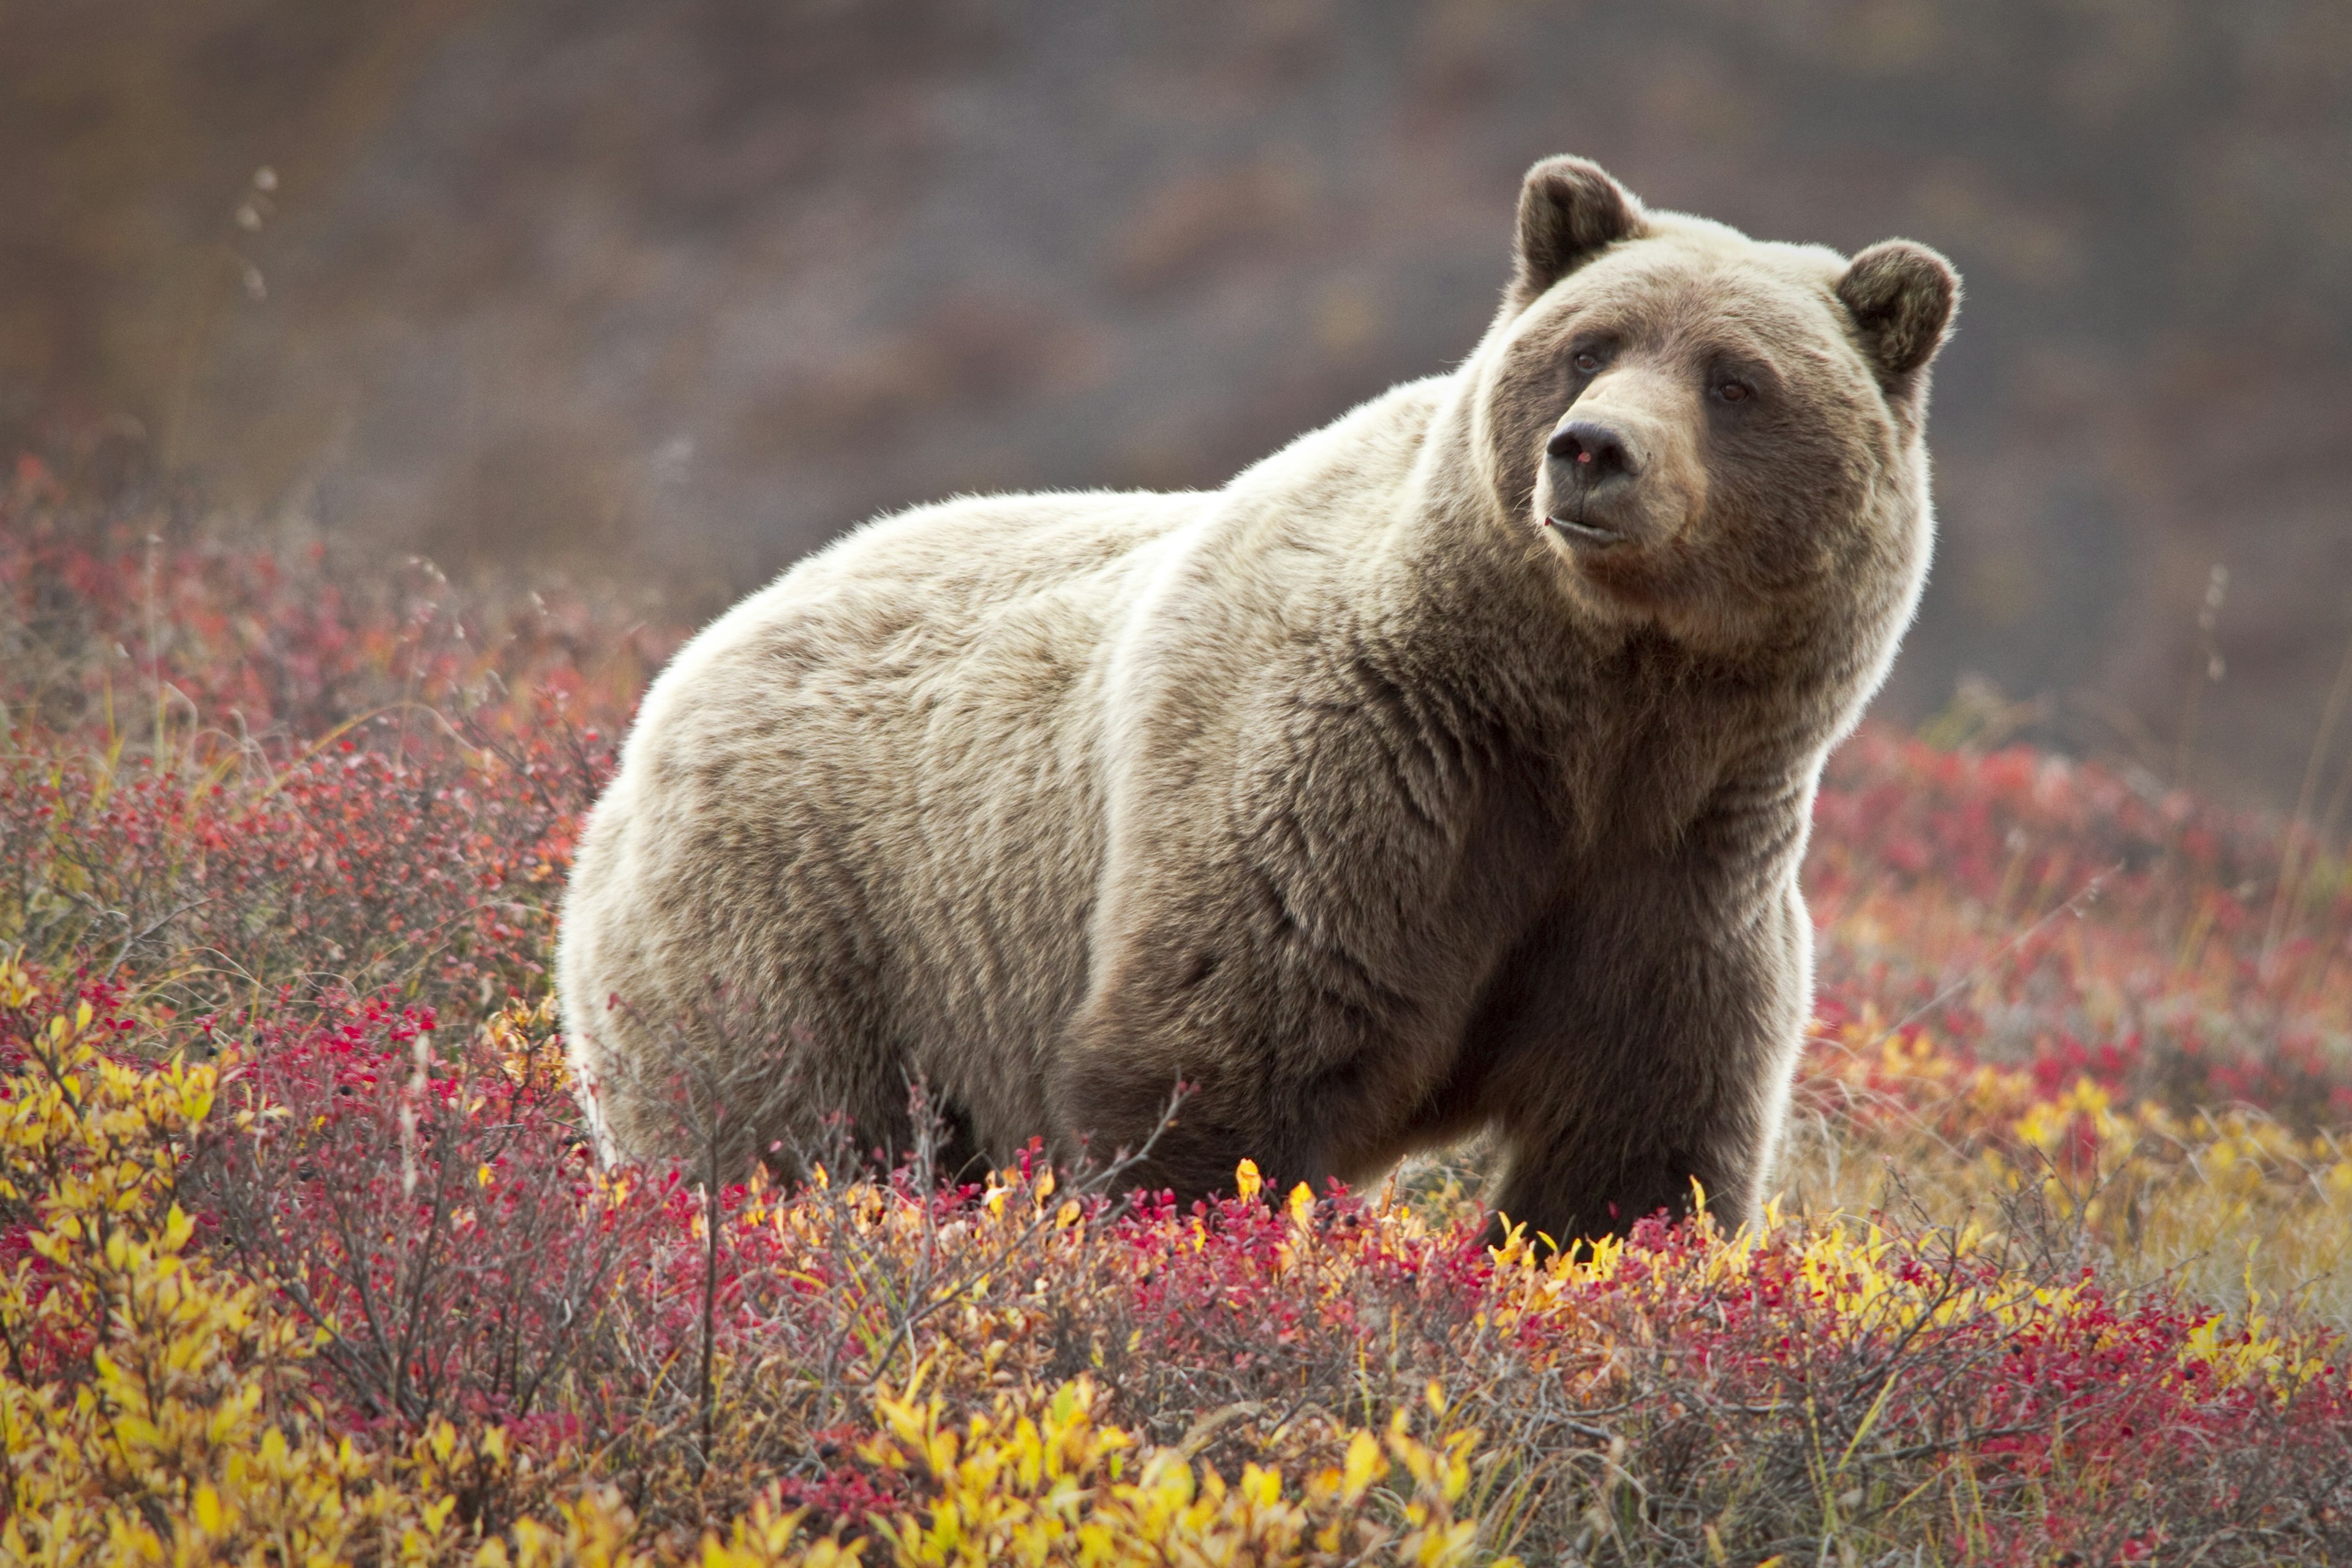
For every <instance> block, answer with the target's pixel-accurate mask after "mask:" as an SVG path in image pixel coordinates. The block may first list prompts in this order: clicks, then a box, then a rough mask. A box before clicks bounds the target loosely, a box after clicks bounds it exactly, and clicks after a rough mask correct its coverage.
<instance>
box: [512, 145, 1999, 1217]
mask: <svg viewBox="0 0 2352 1568" xmlns="http://www.w3.org/2000/svg"><path fill="white" fill-rule="evenodd" d="M1956 295H1957V284H1956V281H1955V280H1954V279H1953V278H1952V276H1951V273H1950V270H1949V268H1948V267H1946V266H1945V265H1944V264H1943V263H1942V262H1941V260H1940V259H1939V258H1936V257H1934V255H1933V253H1931V252H1927V251H1925V250H1924V249H1921V248H1920V247H1915V246H1907V245H1904V244H1902V243H1900V242H1891V243H1890V244H1889V245H1886V246H1881V247H1874V248H1873V249H1872V250H1870V251H1867V252H1864V255H1863V256H1862V257H1861V258H1856V260H1855V261H1854V262H1853V263H1852V264H1851V265H1849V264H1848V263H1847V262H1846V261H1845V260H1844V259H1843V258H1840V257H1838V256H1836V255H1834V254H1833V253H1832V252H1830V251H1827V250H1822V249H1820V248H1817V247H1796V246H1781V245H1769V244H1759V243H1757V242H1754V241H1750V240H1748V239H1746V238H1745V237H1741V236H1739V235H1738V234H1735V233H1734V232H1733V231H1731V230H1729V229H1727V228H1724V227H1722V226H1718V225H1714V224H1709V223H1706V222H1704V221H1702V220H1698V219H1694V218H1687V217H1682V216H1676V215H1674V214H1668V213H1653V212H1649V211H1647V210H1645V209H1644V208H1643V206H1642V205H1641V204H1640V203H1638V202H1637V201H1635V200H1634V199H1633V197H1632V196H1630V195H1627V194H1625V193H1624V192H1623V191H1622V189H1620V188H1619V187H1618V186H1617V185H1616V184H1615V182H1613V181H1612V180H1611V179H1610V178H1609V177H1608V176H1607V175H1606V174H1603V173H1601V171H1600V170H1599V169H1598V168H1596V167H1594V166H1593V165H1591V164H1590V163H1583V162H1581V161H1580V160H1573V159H1555V160H1550V161H1548V162H1547V163H1541V164H1538V165H1537V167H1536V168H1535V169H1534V170H1533V171H1531V172H1530V174H1529V175H1528V181H1527V183H1526V185H1525V187H1524V188H1523V190H1522V193H1521V197H1520V203H1519V210H1518V218H1517V248H1516V254H1515V258H1514V262H1513V275H1512V281H1511V284H1510V286H1509V289H1508V290H1507V296H1506V300H1505V304H1504V307H1503V310H1502V311H1501V313H1500V314H1499V315H1498V317H1497V318H1496V322H1495V324H1494V326H1493V327H1492V328H1491V329H1490V331H1488V333H1487V336H1486V339H1485V341H1484V342H1482V343H1481V344H1480V345H1479V346H1478V348H1477V349H1476V351H1475V353H1473V354H1472V355H1471V357H1470V358H1469V360H1468V361H1467V362H1465V364H1464V365H1463V366H1462V368H1461V369H1460V370H1458V371H1456V372H1454V374H1450V375H1446V376H1440V377H1433V378H1432V379H1430V380H1427V381H1423V382H1416V383H1413V384H1408V385H1405V386H1402V387H1399V388H1397V389H1395V390H1394V391H1392V392H1391V393H1389V394H1387V395H1384V396H1382V397H1381V398H1378V399H1376V400H1374V401H1373V402H1371V403H1369V404H1367V405H1364V406H1363V407H1361V408H1359V409H1357V410H1355V411H1354V412H1353V413H1351V414H1349V416H1346V417H1345V418H1343V419H1341V420H1339V421H1338V422H1337V423H1335V424H1334V425H1332V426H1328V427H1327V428H1325V429H1323V430H1319V431H1317V432H1314V433H1312V434H1310V435H1308V436H1307V437H1301V438H1300V439H1299V440H1298V441H1297V442H1295V443H1294V444H1293V445H1292V446H1290V447H1287V448H1286V449H1285V450H1284V451H1282V452H1280V453H1277V454H1276V455H1275V456H1274V457H1272V458H1267V459H1266V460H1265V461H1264V462H1262V463H1260V464H1258V465H1256V466H1255V467H1254V468H1251V469H1249V470H1247V471H1246V472H1244V473H1243V474H1242V475H1240V476H1239V477H1237V478H1236V479H1234V481H1233V482H1232V483H1231V484H1229V485H1227V486H1226V487H1225V488H1224V489H1222V490H1219V491H1216V492H1213V493H1209V494H1199V495H1173V496H1143V495H1099V494H1097V495H1062V496H1028V497H1009V498H1003V499H996V500H968V501H959V502H954V503H950V504H949V505H946V506H941V507H934V508H926V509H921V510H917V511H914V512H909V513H906V514H903V515H901V516H898V517H896V518H891V519H886V520H884V521H880V522H877V523H875V524H872V525H869V526H868V527H866V528H865V529H863V530H860V531H858V532H856V533H855V534H853V535H852V536H850V537H849V538H847V539H845V540H844V541H842V542H840V543H838V544H836V545H835V546H834V547H833V548H832V549H830V550H828V551H826V552H823V553H822V554H820V555H818V556H816V557H814V558H812V559H811V560H809V561H807V562H804V563H802V564H800V565H799V566H796V567H795V568H793V570H792V571H791V572H789V573H787V574H785V575H784V576H783V577H782V578H781V579H779V580H778V581H777V582H776V583H775V584H772V585H771V586H770V587H769V588H767V589H766V590H764V591H763V592H762V593H761V594H759V595H754V596H753V597H751V599H749V600H747V601H745V602H744V603H743V604H742V605H739V606H738V607H737V608H736V609H735V610H734V611H732V612H731V613H730V615H729V616H726V617H725V618H724V619H722V620H721V621H719V623H718V624H716V625H715V626H711V627H710V628H709V629H708V630H706V631H705V632H704V633H703V634H702V635H701V636H700V637H698V638H696V639H695V641H694V642H693V643H692V644H690V645H689V646H688V647H687V648H686V649H685V650H684V651H683V652H681V654H680V655H679V656H678V658H677V661H676V662H675V663H674V664H673V665H672V666H671V668H669V669H667V670H666V671H665V672H664V673H663V675H662V677H661V679H659V680H658V681H657V682H656V684H655V687H654V689H652V690H651V691H650V692H648V694H647V696H646V702H645V705H644V708H643V710H642V712H641V715H640V719H639V721H638V725H637V728H636V731H635V733H634V734H633V735H632V736H631V738H630V741H629V743H628V747H627V750H626V752H625V756H624V761H623V765H622V769H621V773H620V775H619V776H618V778H617V779H616V780H615V781H614V784H613V787H612V789H611V790H610V791H609V792H608V794H607V795H606V796H605V798H604V801H603V802H601V803H600V804H599V805H598V807H597V810H596V812H595V814H594V816H593V819H592V821H591V824H590V826H589V829H588V831H587V834H586V836H585V837H584V839H583V844H582V847H581V850H580V854H579V858H578V862H577V867H576V869H575V871H574V874H573V879H572V888H571V892H570V896H569V901H568V903H567V906H566V913H565V921H564V928H563V941H562V951H561V953H560V956H559V971H560V973H559V983H560V985H561V988H562V996H563V1001H564V1007H565V1018H566V1026H567V1036H568V1037H569V1038H570V1040H571V1042H572V1052H573V1058H574V1062H575V1066H576V1068H577V1069H578V1071H579V1074H580V1077H581V1080H582V1082H583V1085H585V1086H586V1095H587V1099H588V1100H589V1102H590V1109H591V1111H592V1115H593V1117H594V1119H595V1121H596V1125H597V1126H598V1129H599V1134H600V1139H601V1141H602V1142H603V1144H604V1147H605V1148H606V1150H607V1152H652V1151H656V1150H662V1149H677V1148H681V1147H684V1146H687V1145H689V1144H704V1145H708V1144H709V1143H712V1142H716V1143H717V1144H718V1145H719V1147H720V1150H721V1154H722V1157H724V1158H730V1159H734V1160H748V1159H749V1158H751V1156H752V1155H754V1154H755V1153H758V1152H761V1151H772V1154H771V1157H772V1159H775V1160H777V1161H779V1162H780V1163H784V1164H786V1165H789V1164H790V1163H792V1156H793V1150H794V1149H795V1148H797V1147H801V1146H804V1145H806V1144H807V1143H808V1142H810V1141H811V1140H813V1139H814V1138H815V1137H816V1135H817V1132H818V1130H819V1129H820V1127H821V1126H822V1125H823V1124H824V1121H825V1120H826V1118H827V1117H828V1116H829V1115H832V1114H834V1113H836V1112H844V1113H846V1115H847V1116H848V1117H849V1118H850V1119H851V1120H852V1121H853V1122H854V1123H855V1125H856V1129H857V1132H858V1135H859V1138H860V1141H861V1142H864V1143H866V1144H869V1145H874V1146H881V1147H886V1148H901V1147H904V1146H905V1143H906V1141H907V1140H908V1137H909V1136H910V1132H911V1130H910V1129H909V1127H908V1123H907V1112H906V1095H907V1089H908V1084H909V1083H910V1082H911V1081H914V1080H918V1079H919V1080H920V1081H921V1082H922V1083H924V1084H925V1085H927V1086H928V1088H929V1089H930V1090H931V1091H932V1092H933V1093H934V1094H936V1095H938V1096H940V1097H941V1098H942V1099H943V1100H944V1101H945V1108H946V1110H947V1111H948V1113H949V1115H950V1119H951V1121H952V1122H953V1124H954V1125H955V1126H956V1128H957V1129H958V1130H959V1137H960V1138H961V1139H962V1140H965V1141H967V1142H969V1144H970V1145H971V1149H972V1150H973V1152H977V1153H980V1154H984V1155H986V1156H989V1157H992V1158H995V1159H1000V1160H1001V1159H1003V1158H1006V1157H1008V1156H1009V1155H1010V1154H1011V1153H1012V1152H1013V1151H1014V1150H1016V1149H1017V1148H1019V1147H1020V1146H1021V1145H1022V1143H1023V1142H1025V1141H1026V1140H1027V1139H1028V1138H1029V1137H1031V1136H1032V1135H1033V1134H1037V1135H1043V1136H1045V1137H1046V1138H1048V1139H1050V1140H1051V1141H1052V1142H1053V1143H1054V1145H1055V1148H1056V1149H1057V1150H1058V1151H1060V1152H1063V1153H1064V1154H1066V1155H1067V1154H1075V1153H1076V1152H1077V1151H1078V1150H1080V1149H1081V1148H1082V1147H1086V1146H1088V1145H1091V1147H1093V1148H1094V1149H1095V1150H1096V1151H1097V1152H1104V1151H1108V1149H1110V1148H1113V1147H1116V1146H1118V1145H1121V1144H1126V1145H1129V1146H1132V1145H1134V1144H1136V1143H1138V1142H1140V1141H1141V1140H1142V1139H1143V1138H1145V1137H1146V1136H1148V1135H1149V1134H1150V1132H1151V1131H1152V1129H1153V1126H1154V1124H1155V1122H1156V1121H1157V1120H1158V1117H1159V1115H1160V1110H1161V1108H1162V1106H1163V1105H1164V1104H1165V1103H1166V1101H1167V1099H1168V1096H1169V1093H1170V1091H1171V1089H1173V1087H1174V1086H1175V1085H1176V1083H1177V1082H1178V1081H1180V1080H1181V1081H1184V1082H1187V1083H1190V1084H1192V1085H1193V1086H1194V1092H1193V1093H1192V1097H1191V1098H1190V1099H1189V1100H1186V1101H1185V1103H1184V1105H1183V1107H1182V1109H1181V1112H1180V1114H1179V1118H1178V1120H1177V1121H1176V1123H1175V1124H1174V1125H1173V1126H1172V1127H1171V1128H1169V1129H1167V1130H1166V1131H1165V1132H1164V1134H1163V1135H1162V1137H1161V1139H1160V1142H1159V1144H1158V1145H1157V1146H1156V1147H1155V1149H1154V1152H1153V1156H1152V1159H1151V1161H1150V1163H1149V1165H1148V1167H1147V1169H1146V1171H1145V1173H1143V1177H1142V1179H1143V1180H1145V1181H1147V1182H1149V1183H1150V1184H1155V1185H1158V1184H1165V1185H1168V1186H1171V1187H1173V1188H1174V1189H1176V1190H1177V1191H1178V1192H1179V1193H1180V1194H1182V1195H1185V1196H1188V1197H1189V1196H1192V1195H1194V1194H1202V1193H1206V1192H1209V1191H1212V1190H1214V1189H1215V1188H1217V1187H1219V1186H1221V1185H1223V1184H1227V1183H1229V1182H1230V1181H1231V1179H1232V1173H1233V1171H1234V1165H1235V1163H1237V1162H1238V1161H1239V1160H1241V1159H1243V1158H1244V1157H1246V1158H1250V1159H1254V1160H1255V1161H1256V1162H1257V1163H1258V1164H1259V1166H1260V1167H1261V1168H1262V1169H1263V1170H1265V1172H1266V1173H1267V1174H1268V1176H1269V1177H1270V1178H1272V1179H1273V1180H1274V1182H1275V1183H1276V1190H1282V1189H1283V1188H1284V1187H1286V1186H1287V1185H1288V1184H1291V1183H1293V1182H1297V1181H1307V1182H1313V1183H1318V1184H1319V1183H1321V1182H1322V1181H1324V1180H1325V1179H1327V1178H1330V1177H1334V1176H1338V1177H1345V1178H1348V1179H1350V1180H1365V1179H1370V1178H1371V1177H1373V1176H1375V1175H1376V1174H1377V1173H1379V1171H1380V1170H1381V1168H1382V1167H1383V1166H1384V1165H1385V1164H1387V1163H1390V1162H1392V1161H1393V1160H1395V1159H1396V1158H1397V1157H1398V1156H1399V1155H1400V1154H1402V1153H1403V1152H1407V1151H1409V1150H1411V1149H1413V1148H1415V1147H1419V1146H1422V1145H1425V1144H1428V1143H1431V1142H1438V1141H1443V1140H1446V1139H1450V1138H1454V1137H1458V1136H1460V1135H1461V1134H1463V1133H1464V1132H1465V1131H1470V1130H1472V1129H1475V1128H1478V1127H1482V1126H1484V1127H1491V1128H1493V1129H1495V1130H1496V1131H1497V1132H1498V1133H1499V1135H1500V1137H1501V1139H1502V1141H1503V1142H1504V1144H1505V1145H1506V1147H1507V1149H1508V1150H1509V1151H1510V1155H1511V1160H1512V1164H1511V1170H1510V1173H1509V1175H1508V1177H1507V1182H1506V1184H1505V1187H1504V1191H1503V1194H1502V1206H1503V1207H1504V1208H1505V1209H1506V1210H1507V1212H1508V1213H1509V1214H1511V1215H1513V1216H1514V1217H1516V1218H1519V1219H1525V1220H1528V1221H1529V1222H1531V1223H1532V1224H1534V1225H1535V1226H1537V1227H1538V1229H1541V1230H1544V1231H1547V1232H1549V1234H1552V1235H1554V1236H1557V1237H1563V1238H1565V1237H1568V1236H1570V1235H1575V1234H1584V1233H1590V1232H1596V1231H1606V1230H1614V1229H1622V1228H1623V1226H1626V1225H1629V1224H1631V1223H1632V1222H1633V1220H1634V1219H1636V1218H1638V1217H1640V1216H1641V1215H1643V1214H1646V1213H1648V1212H1651V1211H1652V1210H1654V1209H1656V1208H1658V1207H1661V1206H1664V1207H1671V1208H1677V1209H1679V1208H1680V1207H1682V1206H1683V1205H1685V1204H1686V1203H1687V1201H1688V1198H1689V1194H1690V1190H1691V1183H1692V1181H1693V1180H1694V1179H1696V1180H1697V1181H1699V1182H1702V1183H1704V1184H1705V1185H1706V1189H1707V1190H1708V1191H1709V1192H1710V1193H1711V1194H1714V1195H1715V1199H1716V1202H1717V1205H1719V1207H1720V1209H1721V1210H1722V1211H1724V1212H1726V1213H1727V1214H1728V1215H1730V1216H1731V1217H1733V1218H1740V1217H1745V1216H1746V1215H1749V1214H1752V1213H1753V1212H1754V1211H1755V1209H1756V1207H1757V1205H1759V1202H1760V1199H1761V1195H1762V1193H1763V1190H1764V1183H1765V1180H1766V1177H1767V1173H1768V1172H1769V1166H1770V1162H1771V1157H1772V1152H1773V1149H1774V1146H1775V1143H1776V1141H1777V1138H1778V1135H1779V1127H1780V1117H1781V1107H1782V1104H1783V1101H1784V1100H1785V1098H1786V1094H1787V1086H1788V1080H1789V1074H1790V1070H1791V1067H1792V1064H1793V1060H1794V1055H1795V1051H1796V1049H1797V1046H1798V1042H1799V1038H1800V1033H1801V1028H1802V1025H1803V1022H1804V1019H1805V1017H1806V1016H1807V1014H1808V1012H1809V1009H1810V1005H1811V946H1810V939H1811V927H1810V924H1809V922H1808V920H1807V918H1806V915H1805V912H1804V906H1803V900H1801V897H1800V896H1799V893H1798V889H1797V884H1796V872H1797V866H1798V862H1799V859H1800V858H1801V853H1802V848H1803V844H1804V837H1805V832H1806V826H1807V822H1808V818H1809V813H1810V809H1811V797H1812V791H1813V788H1814V785H1815V783H1816V781H1817V779H1818V777H1819V771H1820V766H1821V761H1822V755H1823V753H1824V752H1826V750H1827V748H1828V747H1829V746H1830V745H1831V744H1832V743H1833V742H1835V740H1836V739H1837V738H1838V737H1839V736H1840V735H1842V734H1843V732H1844V731H1845V730H1846V729H1847V727H1849V726H1850V725H1851V724H1852V722H1853V719H1854V718H1855V716H1856V715H1857V714H1858V712H1859V711H1860V708H1861V705H1862V704H1863V702H1864V701H1865V700H1867V698H1868V696H1869V695H1870V693H1871V691H1872V690H1874V689H1875V687H1876V685H1877V683H1878V681H1879V680H1880V679H1881V678H1882V677H1883V675H1884V673H1885V668H1886V664H1887V662H1888V660H1889V659H1891V658H1892V657H1893V653H1894V647H1895V639H1896V637H1898V636H1899V634H1900V632H1901V630H1902V627H1903V626H1904V625H1905V623H1906V621H1907V619H1908V617H1909V616H1910V613H1911V609H1912V606H1913V604H1914V602H1915V601H1916V595H1917V591H1918V586H1919V583H1920V579H1921V576H1922V574H1923V573H1924V572H1925V569H1926V564H1927V550H1928V542H1929V538H1930V533H1931V523H1930V520H1929V512H1928V507H1927V470H1926V457H1925V452H1924V449H1923V447H1922V446H1921V441H1920V430H1921V426H1922V425H1923V423H1924V417H1925V409H1926V397H1927V362H1928V359H1929V358H1930V357H1931V356H1932V354H1933V353H1934V349H1935V346H1936V344H1937V343H1938V342H1940V341H1941V338H1942V335H1943V333H1944V331H1945V330H1946V326H1947V324H1948V320H1949V316H1950V310H1951V307H1952V303H1953V300H1954V299H1955V298H1956ZM1580 354H1589V355H1590V358H1589V359H1588V360H1584V361H1580V359H1579V356H1580ZM1732 381H1737V382H1738V384H1739V385H1740V386H1741V387H1742V388H1743V389H1744V391H1745V393H1746V394H1747V395H1743V396H1741V397H1739V398H1737V399H1733V400H1729V401H1727V400H1726V399H1725V398H1724V397H1723V396H1722V395H1721V388H1722V387H1723V386H1724V385H1725V384H1727V383H1728V382H1732ZM1583 458H1590V459H1591V460H1590V461H1589V462H1583V464H1582V467H1578V466H1577V465H1579V464H1580V461H1582V459H1583Z"/></svg>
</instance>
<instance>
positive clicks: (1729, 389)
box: [1715, 381, 1756, 403]
mask: <svg viewBox="0 0 2352 1568" xmlns="http://www.w3.org/2000/svg"><path fill="white" fill-rule="evenodd" d="M1715 395H1717V397H1720V398H1722V399H1723V400H1724V401H1725V402H1726V403H1745V402H1746V401H1747V400H1748V399H1749V398H1751V397H1753V396H1755V395H1756V389H1755V388H1754V387H1752V386H1750V385H1748V384H1747V383H1746V382H1744V381H1724V382H1717V384H1716V388H1715Z"/></svg>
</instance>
